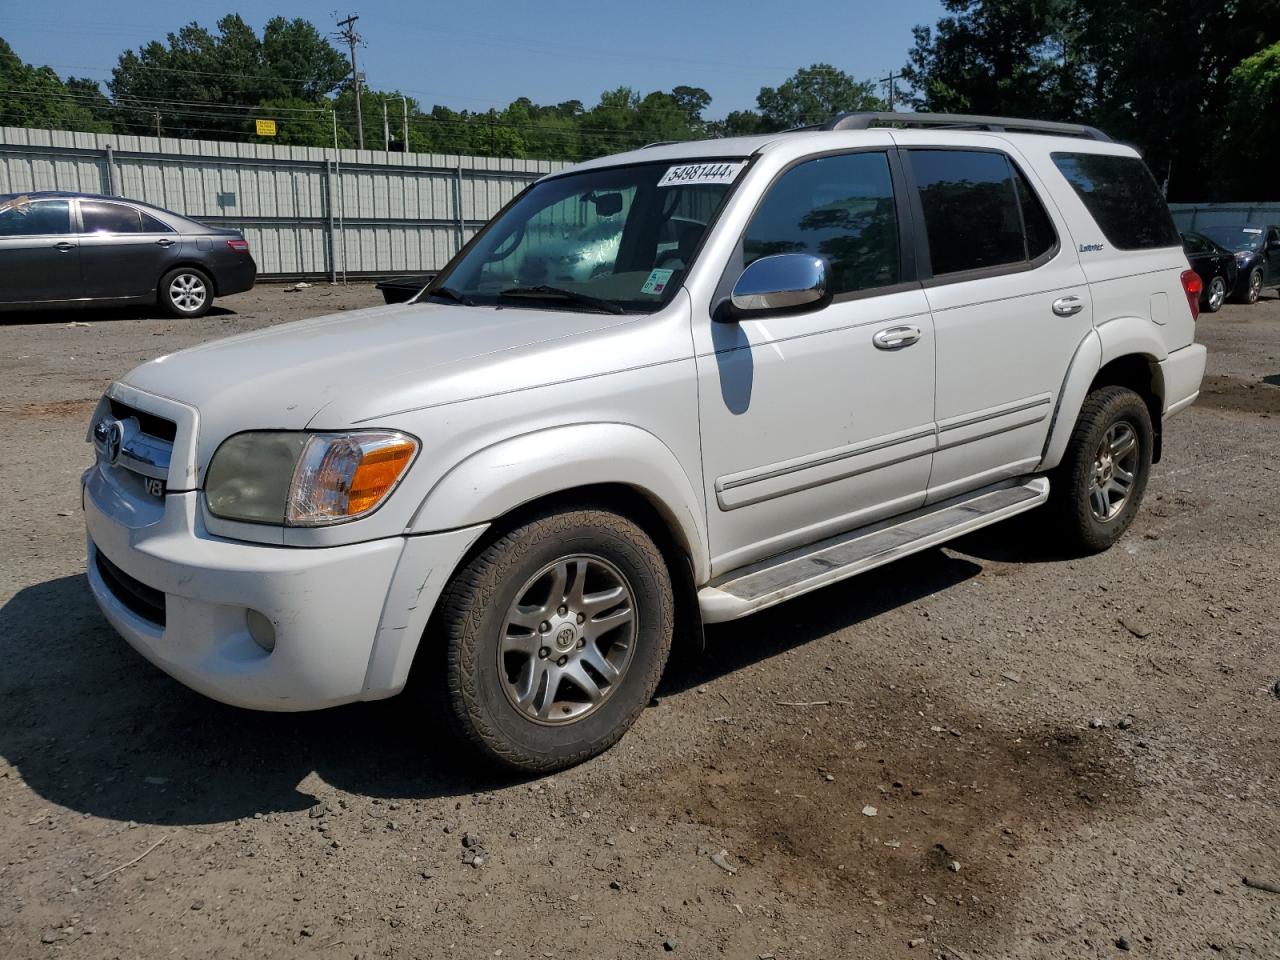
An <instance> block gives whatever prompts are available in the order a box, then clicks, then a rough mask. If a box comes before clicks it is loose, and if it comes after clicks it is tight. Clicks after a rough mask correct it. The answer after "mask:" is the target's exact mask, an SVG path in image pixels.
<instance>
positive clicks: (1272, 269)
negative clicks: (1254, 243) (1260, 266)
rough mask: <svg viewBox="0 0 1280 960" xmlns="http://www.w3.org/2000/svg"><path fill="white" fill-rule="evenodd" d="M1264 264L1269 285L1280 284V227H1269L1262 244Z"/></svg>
mask: <svg viewBox="0 0 1280 960" xmlns="http://www.w3.org/2000/svg"><path fill="white" fill-rule="evenodd" d="M1262 262H1263V263H1265V264H1266V274H1265V276H1266V281H1267V284H1268V285H1270V284H1280V227H1268V228H1267V236H1266V240H1265V241H1263V244H1262Z"/></svg>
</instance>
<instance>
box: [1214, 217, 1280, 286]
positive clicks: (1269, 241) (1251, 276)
mask: <svg viewBox="0 0 1280 960" xmlns="http://www.w3.org/2000/svg"><path fill="white" fill-rule="evenodd" d="M1200 232H1201V233H1203V234H1204V235H1205V236H1206V237H1208V238H1209V239H1210V240H1213V241H1214V242H1215V243H1220V244H1222V246H1224V247H1226V248H1227V249H1228V250H1231V251H1233V252H1234V253H1235V257H1236V266H1237V267H1238V268H1239V270H1240V279H1239V281H1238V282H1237V283H1236V288H1235V291H1234V296H1235V299H1237V300H1239V301H1240V302H1241V303H1257V302H1258V297H1259V296H1261V295H1262V290H1263V288H1264V287H1275V288H1277V290H1280V226H1276V225H1275V224H1269V225H1265V226H1253V225H1248V224H1246V225H1244V226H1235V225H1232V226H1213V227H1201V228H1200Z"/></svg>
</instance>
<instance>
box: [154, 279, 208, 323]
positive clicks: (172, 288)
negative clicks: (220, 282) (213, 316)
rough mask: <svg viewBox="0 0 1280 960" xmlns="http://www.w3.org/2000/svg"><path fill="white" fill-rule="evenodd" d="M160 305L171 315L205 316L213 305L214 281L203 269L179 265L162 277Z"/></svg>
mask: <svg viewBox="0 0 1280 960" xmlns="http://www.w3.org/2000/svg"><path fill="white" fill-rule="evenodd" d="M159 295H160V306H162V307H164V309H165V311H166V312H167V313H168V314H169V316H171V317H187V318H195V317H203V316H204V315H205V314H206V313H208V312H209V308H210V307H211V306H213V281H212V280H210V279H209V275H208V274H207V273H205V272H204V271H203V270H198V269H196V268H195V267H178V268H176V269H174V270H170V271H169V272H168V273H166V274H165V275H164V276H163V277H161V278H160V291H159Z"/></svg>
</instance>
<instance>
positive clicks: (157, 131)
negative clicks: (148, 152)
mask: <svg viewBox="0 0 1280 960" xmlns="http://www.w3.org/2000/svg"><path fill="white" fill-rule="evenodd" d="M156 136H157V137H159V136H160V111H159V110H157V111H156Z"/></svg>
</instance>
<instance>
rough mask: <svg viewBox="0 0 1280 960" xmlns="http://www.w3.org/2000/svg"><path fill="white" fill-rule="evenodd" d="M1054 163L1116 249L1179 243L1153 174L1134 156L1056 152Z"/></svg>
mask: <svg viewBox="0 0 1280 960" xmlns="http://www.w3.org/2000/svg"><path fill="white" fill-rule="evenodd" d="M1053 162H1054V164H1055V165H1056V166H1057V168H1058V170H1060V171H1061V172H1062V175H1063V176H1064V177H1066V178H1067V182H1068V183H1069V184H1071V188H1072V189H1073V190H1075V192H1076V194H1077V195H1078V196H1079V197H1080V199H1081V200H1082V201H1083V202H1084V205H1085V207H1086V208H1087V209H1088V211H1089V213H1090V214H1091V215H1092V216H1093V219H1094V220H1095V221H1096V222H1097V224H1098V227H1099V229H1101V230H1102V235H1103V236H1104V237H1106V239H1107V242H1108V243H1110V244H1111V245H1112V246H1113V247H1115V248H1116V249H1118V250H1153V249H1157V248H1160V247H1177V246H1181V245H1182V240H1181V238H1180V237H1179V235H1178V229H1177V227H1175V226H1174V225H1173V217H1172V215H1170V213H1169V207H1168V205H1167V204H1166V203H1165V202H1164V197H1163V196H1161V195H1160V188H1159V187H1157V186H1156V181H1155V178H1153V177H1152V176H1151V172H1150V171H1149V170H1148V169H1147V165H1146V164H1145V163H1143V162H1142V161H1141V160H1139V159H1138V158H1137V157H1119V156H1113V155H1107V154H1101V153H1055V154H1053Z"/></svg>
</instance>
